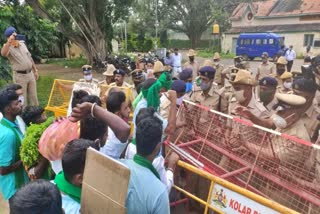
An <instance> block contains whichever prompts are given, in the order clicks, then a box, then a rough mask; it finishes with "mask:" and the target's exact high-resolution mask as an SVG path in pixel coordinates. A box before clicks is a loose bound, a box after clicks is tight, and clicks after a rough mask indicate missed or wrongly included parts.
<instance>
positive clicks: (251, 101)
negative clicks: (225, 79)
mask: <svg viewBox="0 0 320 214" xmlns="http://www.w3.org/2000/svg"><path fill="white" fill-rule="evenodd" d="M230 83H231V84H232V86H233V89H234V96H235V98H236V100H237V102H236V103H235V105H230V108H229V114H236V115H237V114H238V113H239V111H242V110H243V109H246V110H248V111H249V112H250V113H251V114H253V115H254V116H256V117H258V118H260V117H268V116H269V112H268V110H267V109H266V108H265V107H264V106H263V103H262V102H260V101H258V100H257V98H256V96H255V95H254V87H255V85H256V81H255V79H254V78H253V76H252V75H251V73H250V72H249V71H247V70H239V71H238V73H237V74H236V76H235V79H234V80H233V81H230Z"/></svg>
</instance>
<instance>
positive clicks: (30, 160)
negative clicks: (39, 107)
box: [20, 117, 54, 169]
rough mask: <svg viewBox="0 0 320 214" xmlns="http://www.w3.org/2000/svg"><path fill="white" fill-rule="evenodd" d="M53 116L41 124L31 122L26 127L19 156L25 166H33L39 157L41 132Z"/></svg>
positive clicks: (51, 120) (48, 124)
mask: <svg viewBox="0 0 320 214" xmlns="http://www.w3.org/2000/svg"><path fill="white" fill-rule="evenodd" d="M53 120H54V118H53V117H50V118H48V119H47V121H46V122H44V123H41V124H31V125H30V126H29V127H28V128H27V133H26V136H25V138H24V139H23V140H22V145H21V148H20V157H21V160H22V162H23V164H24V166H25V167H26V168H28V169H29V168H31V167H32V166H34V165H35V164H36V163H37V161H38V158H39V151H38V141H39V140H40V138H41V135H42V133H43V132H44V131H45V130H46V129H47V128H48V126H50V125H51V124H52V122H53Z"/></svg>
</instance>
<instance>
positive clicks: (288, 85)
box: [283, 82, 292, 89]
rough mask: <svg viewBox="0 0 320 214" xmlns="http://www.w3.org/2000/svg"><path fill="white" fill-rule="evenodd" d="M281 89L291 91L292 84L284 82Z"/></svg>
mask: <svg viewBox="0 0 320 214" xmlns="http://www.w3.org/2000/svg"><path fill="white" fill-rule="evenodd" d="M283 87H284V88H286V89H291V88H292V82H284V83H283Z"/></svg>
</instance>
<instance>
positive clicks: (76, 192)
mask: <svg viewBox="0 0 320 214" xmlns="http://www.w3.org/2000/svg"><path fill="white" fill-rule="evenodd" d="M54 182H55V183H56V184H57V186H58V188H59V190H60V191H61V192H63V193H65V194H67V195H68V196H70V197H71V198H72V199H73V200H75V201H77V202H79V203H80V199H81V188H80V187H77V186H75V185H73V184H71V183H69V182H68V181H67V180H66V179H65V177H64V173H63V172H60V173H59V174H57V175H56V177H55V179H54Z"/></svg>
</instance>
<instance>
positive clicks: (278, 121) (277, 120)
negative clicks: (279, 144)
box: [272, 115, 287, 129]
mask: <svg viewBox="0 0 320 214" xmlns="http://www.w3.org/2000/svg"><path fill="white" fill-rule="evenodd" d="M272 120H273V123H274V125H275V126H276V127H277V128H279V129H284V128H286V127H287V121H286V120H285V119H284V118H283V117H280V116H279V115H275V116H274V117H273V119H272Z"/></svg>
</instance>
